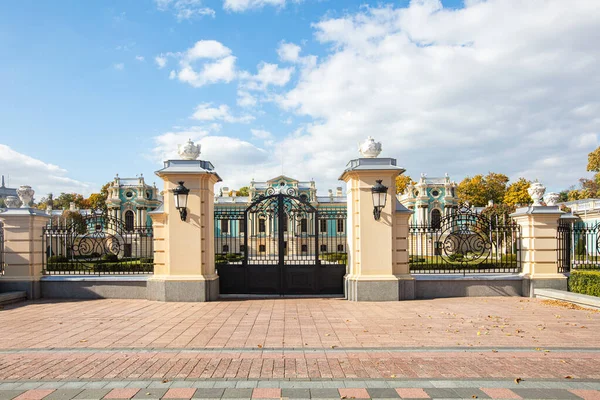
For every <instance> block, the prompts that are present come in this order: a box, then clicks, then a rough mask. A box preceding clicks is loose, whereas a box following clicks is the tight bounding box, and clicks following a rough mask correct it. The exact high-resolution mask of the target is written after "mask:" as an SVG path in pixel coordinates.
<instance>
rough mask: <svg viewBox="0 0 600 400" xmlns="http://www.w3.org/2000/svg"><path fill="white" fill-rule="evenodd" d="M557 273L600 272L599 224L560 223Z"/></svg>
mask: <svg viewBox="0 0 600 400" xmlns="http://www.w3.org/2000/svg"><path fill="white" fill-rule="evenodd" d="M557 249H558V272H569V271H571V270H600V222H582V221H561V222H560V224H559V226H558V235H557Z"/></svg>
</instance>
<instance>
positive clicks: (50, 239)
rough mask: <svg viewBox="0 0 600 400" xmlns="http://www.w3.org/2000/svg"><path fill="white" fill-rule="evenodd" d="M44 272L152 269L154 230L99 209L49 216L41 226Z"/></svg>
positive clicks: (140, 271) (110, 272)
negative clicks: (127, 222) (48, 220)
mask: <svg viewBox="0 0 600 400" xmlns="http://www.w3.org/2000/svg"><path fill="white" fill-rule="evenodd" d="M42 242H43V246H44V247H43V248H44V249H45V255H44V257H43V259H44V269H43V272H44V274H49V275H74V274H75V275H90V274H93V275H122V274H151V273H153V272H154V248H153V244H154V243H153V230H152V227H149V226H133V227H132V226H127V225H126V224H125V221H124V220H121V219H117V218H114V217H112V216H110V215H108V214H107V213H106V212H104V211H101V210H98V211H92V212H91V213H90V214H87V215H80V214H74V215H72V216H70V217H69V218H66V219H62V218H59V219H58V220H51V222H50V223H49V224H48V225H47V226H46V227H45V228H44V229H43V235H42Z"/></svg>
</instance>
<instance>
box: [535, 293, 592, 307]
mask: <svg viewBox="0 0 600 400" xmlns="http://www.w3.org/2000/svg"><path fill="white" fill-rule="evenodd" d="M533 293H534V296H535V297H537V298H538V299H548V300H562V301H568V302H569V303H573V304H577V305H580V306H583V307H589V308H595V309H600V297H596V296H590V295H587V294H580V293H573V292H567V291H565V290H557V289H539V288H538V289H534V291H533Z"/></svg>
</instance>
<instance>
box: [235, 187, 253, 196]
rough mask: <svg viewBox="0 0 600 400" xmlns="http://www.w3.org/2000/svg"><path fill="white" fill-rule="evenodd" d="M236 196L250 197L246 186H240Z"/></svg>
mask: <svg viewBox="0 0 600 400" xmlns="http://www.w3.org/2000/svg"><path fill="white" fill-rule="evenodd" d="M237 195H238V196H243V197H245V196H250V188H249V187H248V186H242V187H241V188H240V189H239V190H238V191H237Z"/></svg>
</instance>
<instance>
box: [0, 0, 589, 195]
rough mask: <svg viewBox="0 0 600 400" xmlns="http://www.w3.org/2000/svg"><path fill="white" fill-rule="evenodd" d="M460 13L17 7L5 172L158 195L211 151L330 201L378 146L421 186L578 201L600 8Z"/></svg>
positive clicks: (4, 125)
mask: <svg viewBox="0 0 600 400" xmlns="http://www.w3.org/2000/svg"><path fill="white" fill-rule="evenodd" d="M442 3H443V4H440V3H438V2H437V1H433V0H420V1H413V2H412V3H411V2H409V1H397V2H376V3H370V4H369V3H365V2H364V1H350V0H344V1H334V0H330V1H317V0H304V1H290V0H288V1H285V0H212V1H211V0H204V1H200V0H170V1H169V0H158V1H153V0H147V1H146V0H135V1H134V0H131V1H101V2H100V1H98V2H88V1H57V2H40V1H26V0H19V1H4V2H1V3H0V54H2V55H3V57H2V62H0V76H1V77H2V79H1V82H2V83H1V89H2V90H1V93H2V94H1V95H0V121H1V128H0V146H3V147H0V173H3V174H7V175H10V176H11V186H16V185H20V184H30V185H32V186H33V187H34V189H37V191H38V196H37V197H38V198H39V197H40V195H42V194H44V193H47V192H48V191H53V192H55V193H57V192H60V191H65V190H66V191H78V192H83V193H89V192H93V191H96V190H97V188H99V186H100V185H101V184H103V183H104V182H106V181H108V180H111V179H112V177H113V176H114V174H115V173H119V175H120V176H128V177H132V176H135V175H136V174H138V173H143V174H144V176H146V177H147V178H148V181H150V182H152V181H155V180H157V178H156V177H155V176H154V174H153V172H154V171H155V170H157V169H158V168H159V167H160V160H161V159H162V158H164V157H167V156H169V155H170V154H172V150H174V149H175V146H176V145H177V144H178V143H180V142H183V141H184V139H183V138H184V137H186V138H187V137H188V136H193V137H192V138H193V139H194V140H196V141H199V142H200V143H201V144H202V145H203V155H202V158H206V159H209V160H211V161H213V163H214V164H215V165H216V167H217V170H218V172H219V173H220V175H221V176H222V177H223V179H224V181H225V182H224V184H225V185H227V186H230V187H239V186H242V185H244V184H245V183H246V182H248V181H249V180H250V179H251V178H255V179H257V180H262V179H268V178H270V177H272V176H274V175H276V174H279V173H280V172H282V170H283V172H284V173H285V174H286V175H289V176H292V177H296V178H298V179H301V180H308V179H311V178H314V179H315V180H317V183H318V185H319V186H318V187H319V188H320V189H321V193H323V191H326V189H328V188H331V187H334V186H338V185H340V183H339V182H337V181H336V178H337V176H339V174H340V172H341V171H342V170H343V169H344V166H345V164H346V162H347V161H348V160H349V159H350V158H353V157H355V156H356V155H357V153H356V143H357V141H359V140H362V139H364V138H365V137H366V136H367V135H372V136H374V137H375V138H376V139H377V140H381V141H382V142H383V146H384V155H386V156H392V157H397V158H398V159H399V163H400V164H401V165H403V166H404V167H405V168H407V173H408V174H409V175H411V176H412V177H413V178H416V177H418V175H419V174H420V173H421V172H427V173H428V174H429V175H430V176H441V175H443V174H444V173H445V172H449V173H450V174H451V177H452V178H453V179H455V180H457V181H459V180H461V179H462V178H463V177H464V176H465V175H473V174H477V173H487V172H488V171H495V172H502V173H505V174H507V175H509V176H510V177H511V178H513V179H515V178H517V177H518V176H525V177H526V178H528V179H536V178H537V179H540V180H542V181H543V182H545V183H546V185H547V186H549V187H550V188H551V189H553V190H560V189H563V188H566V187H568V186H569V185H570V184H575V183H576V181H577V178H578V177H580V176H584V175H585V158H586V155H587V153H588V152H589V151H591V150H593V149H594V148H595V147H596V146H597V145H598V142H597V133H598V128H599V125H600V122H599V121H598V118H597V115H598V111H599V110H600V106H599V104H598V100H597V93H598V89H599V87H598V86H600V82H599V81H598V78H597V74H594V73H593V71H597V70H598V68H597V67H598V60H599V59H600V58H599V54H600V49H599V48H598V47H599V45H598V43H599V41H598V40H594V38H595V39H598V37H599V33H598V26H599V25H600V24H599V22H600V18H599V11H598V7H593V6H590V2H586V1H574V2H563V1H551V0H548V1H540V2H532V3H530V4H525V5H524V4H522V2H520V1H516V0H514V1H513V0H503V1H494V0H490V1H487V2H485V1H475V0H473V1H470V2H468V3H467V4H466V5H465V4H463V3H462V1H461V2H459V1H443V2H442ZM533 3H535V4H533ZM567 3H568V4H567ZM190 14H192V15H190ZM567 16H568V17H569V18H565V17H567ZM503 19H504V21H506V23H505V24H502V23H499V22H498V20H500V21H502V20H503ZM565 19H568V21H565ZM509 21H510V22H509ZM581 38H583V41H582V40H581ZM198 43H199V44H198ZM286 44H287V45H290V46H291V47H288V49H291V50H294V49H298V50H299V53H298V54H295V53H294V51H292V53H291V55H290V56H288V57H287V58H286V57H285V56H282V54H283V53H282V49H283V47H282V46H283V45H286ZM195 45H197V46H196V47H195V48H196V50H197V51H198V52H199V53H197V54H200V53H201V54H202V56H201V57H194V56H192V51H191V49H194V46H195ZM296 46H297V47H296ZM157 57H158V58H161V59H164V61H165V62H166V65H165V66H164V67H162V68H160V66H159V65H158V64H157V61H156V59H157ZM228 57H231V60H233V61H232V62H233V63H234V65H233V66H232V67H231V68H229V69H227V68H226V67H225V66H224V65H221V64H220V63H221V62H224V61H225V60H227V59H228ZM186 60H187V61H186ZM186 63H187V64H186ZM213 63H214V68H213V70H211V71H213V72H211V74H212V75H210V76H211V77H212V78H211V77H209V78H206V77H203V76H201V75H202V71H203V68H206V67H207V66H210V65H213ZM186 65H187V66H189V68H191V70H192V71H193V72H194V73H195V74H197V76H195V78H194V79H190V78H189V76H188V78H186V77H185V74H183V73H182V71H183V70H185V69H186ZM265 67H270V68H265ZM262 68H264V69H263V70H261V69H262ZM207 76H208V75H207ZM207 79H208V80H207ZM244 94H246V95H249V96H250V97H249V98H250V99H252V101H248V102H246V103H245V102H244V101H243V100H242V97H243V95H244ZM246 99H248V98H246ZM194 115H196V117H194ZM516 144H520V145H519V149H515V147H516V146H515V145H516ZM282 160H283V165H282Z"/></svg>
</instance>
